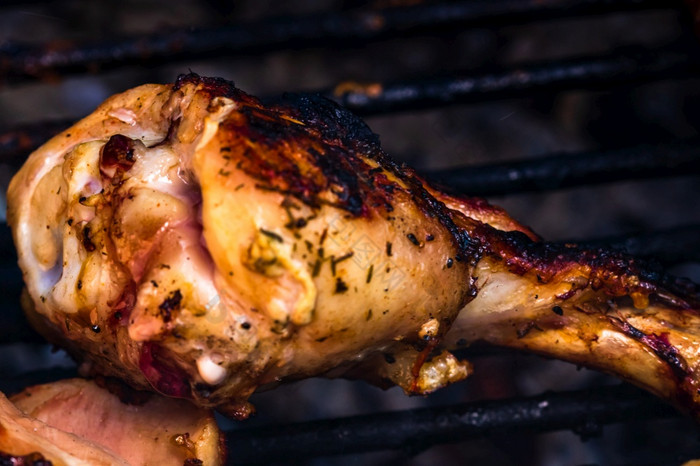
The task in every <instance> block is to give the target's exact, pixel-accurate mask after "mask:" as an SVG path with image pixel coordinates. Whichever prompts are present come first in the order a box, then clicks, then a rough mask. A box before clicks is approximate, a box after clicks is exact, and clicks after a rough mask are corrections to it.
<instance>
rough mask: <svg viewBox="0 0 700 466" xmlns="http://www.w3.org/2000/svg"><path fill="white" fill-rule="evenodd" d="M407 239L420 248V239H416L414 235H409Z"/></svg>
mask: <svg viewBox="0 0 700 466" xmlns="http://www.w3.org/2000/svg"><path fill="white" fill-rule="evenodd" d="M406 238H408V240H409V241H410V242H411V243H413V244H414V245H416V246H420V241H418V238H416V235H414V234H413V233H409V234H407V235H406Z"/></svg>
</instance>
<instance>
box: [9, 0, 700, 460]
mask: <svg viewBox="0 0 700 466" xmlns="http://www.w3.org/2000/svg"><path fill="white" fill-rule="evenodd" d="M418 3H420V4H430V3H437V2H431V1H428V0H426V1H423V2H419V1H417V0H413V1H411V0H403V1H402V0H375V1H371V0H367V1H362V0H344V1H343V0H336V1H331V0H291V1H287V2H273V1H270V0H266V1H253V0H241V1H231V2H227V1H223V0H209V1H205V0H200V1H197V0H185V1H179V2H173V1H164V0H162V1H161V0H145V1H136V0H132V1H123V0H121V1H116V0H114V1H100V2H95V1H88V0H83V1H79V0H65V1H53V2H48V1H19V0H14V1H8V2H4V3H2V4H1V5H0V52H3V53H9V52H13V51H16V50H18V49H22V48H23V47H24V48H28V49H31V48H32V47H39V48H49V49H53V50H58V51H60V50H64V49H66V48H67V47H71V46H72V45H74V44H80V43H89V42H92V41H105V40H117V39H118V38H120V37H124V36H138V35H143V34H153V33H159V32H167V31H176V30H178V29H180V28H210V27H215V26H225V25H227V24H232V23H239V22H251V21H258V20H262V19H264V18H269V17H282V18H289V17H296V16H306V15H311V14H316V13H324V12H328V11H337V12H349V13H351V12H353V11H356V10H363V11H364V10H366V9H375V8H386V7H401V6H410V5H413V4H418ZM448 3H449V2H448ZM544 3H547V2H544ZM549 3H552V2H549ZM674 5H675V4H674ZM689 18H690V15H689V14H686V13H685V12H684V10H683V9H682V7H678V8H668V9H649V10H646V9H643V10H641V11H635V12H623V13H610V14H604V15H595V16H586V17H575V16H574V17H565V18H559V19H548V20H542V21H540V20H538V18H528V19H527V21H523V22H522V23H521V22H519V21H517V20H515V21H513V20H510V21H507V22H506V24H500V25H497V24H491V23H487V24H483V25H481V24H474V25H469V27H464V28H449V29H445V30H444V31H440V32H438V33H436V32H435V31H431V32H428V33H423V34H418V35H410V36H409V35H400V36H398V37H393V38H388V39H382V40H376V41H371V42H368V43H362V42H358V43H357V44H353V43H352V41H350V42H349V43H347V42H346V43H343V44H337V43H329V44H315V45H313V46H299V47H296V46H295V47H292V48H289V47H284V46H280V47H279V50H278V51H265V52H264V53H263V52H262V51H260V52H253V53H245V54H241V53H235V54H233V53H227V52H226V50H219V51H217V52H216V53H207V54H203V55H204V56H202V57H197V56H194V57H193V56H189V57H184V58H183V57H180V58H178V59H176V60H173V61H168V62H163V61H162V60H153V61H152V62H151V61H150V60H149V59H147V58H144V59H143V60H140V61H138V63H135V64H132V65H129V66H125V67H111V66H109V65H106V66H105V65H102V66H100V65H95V66H92V67H89V69H88V70H87V72H80V73H62V72H61V73H59V72H51V71H47V72H41V73H38V76H37V77H38V79H24V78H22V79H19V78H18V79H6V80H3V81H2V82H1V83H0V85H1V86H2V87H0V128H4V129H12V128H15V127H17V126H18V125H27V124H35V123H37V122H42V121H55V120H59V121H61V120H64V119H65V120H71V119H77V118H79V117H81V116H84V115H86V114H88V113H89V112H91V111H92V110H93V109H94V108H95V107H96V106H97V105H98V104H99V103H100V102H101V101H102V100H104V99H105V98H107V97H108V96H110V95H112V94H114V93H117V92H120V91H123V90H125V89H128V88H130V87H133V86H136V85H139V84H143V83H146V82H157V83H164V82H172V81H173V80H174V79H175V78H176V77H177V76H178V74H180V73H186V72H188V71H194V72H196V73H199V74H201V75H210V76H221V77H224V78H226V79H229V80H232V81H234V82H235V83H236V85H237V86H238V87H240V88H241V89H243V90H245V91H246V92H249V93H251V94H254V95H258V96H274V95H278V94H281V93H283V92H285V91H315V90H323V89H333V88H334V87H335V86H336V85H338V84H339V83H343V82H356V83H366V82H390V81H396V80H406V79H421V78H424V77H431V76H443V75H449V74H450V73H454V72H460V73H465V72H467V73H468V72H474V73H480V72H482V70H495V69H503V68H507V67H513V66H519V65H521V64H527V63H533V62H542V61H552V60H563V59H568V58H570V57H579V56H587V55H596V54H600V55H603V54H609V53H612V52H614V51H617V50H625V49H626V48H627V47H630V46H634V47H638V46H641V47H643V48H649V49H659V48H663V47H673V46H674V44H676V43H678V42H679V41H687V40H688V39H689V37H688V36H692V28H691V26H690V20H689ZM2 67H3V63H2V60H0V69H2ZM699 84H700V74H698V75H697V77H693V76H684V77H680V78H679V77H673V78H672V79H659V80H655V81H653V82H647V83H633V84H624V85H618V86H614V87H612V88H606V89H604V90H576V89H574V90H566V91H558V90H557V91H549V92H548V91H544V92H537V93H534V94H531V95H527V96H518V97H516V98H508V99H505V98H499V99H497V100H490V101H484V102H474V103H469V104H461V105H447V106H439V107H434V108H427V109H418V110H415V109H414V110H406V111H401V112H392V113H389V114H384V115H375V116H368V117H367V118H366V121H367V123H368V124H369V125H370V127H371V128H372V129H373V130H374V131H375V132H376V133H378V134H379V135H380V137H381V141H382V144H383V147H384V149H385V150H386V152H387V153H389V154H390V155H391V156H393V157H394V158H396V159H398V160H401V161H404V162H407V163H408V164H410V165H412V166H414V167H416V168H418V169H419V170H436V169H444V168H450V167H459V166H464V165H477V164H486V163H493V162H496V161H508V160H518V159H524V158H530V157H540V156H545V155H549V154H552V153H559V152H578V151H597V150H608V149H615V148H620V147H627V146H634V145H637V144H658V143H667V142H672V141H679V140H686V139H688V138H694V137H698V136H700V134H698V133H699V131H700V85H699ZM1 168H2V171H0V183H1V184H2V185H3V190H2V191H3V192H4V190H5V188H6V185H7V182H8V181H9V178H10V177H11V174H12V172H13V170H14V169H15V168H14V167H13V165H12V164H9V163H4V164H3V165H2V167H1ZM699 198H700V183H698V177H697V173H689V176H680V177H673V178H668V179H656V180H644V181H624V182H617V183H614V184H603V185H595V186H585V187H577V188H572V189H560V190H555V191H548V192H545V193H518V194H512V195H503V196H498V197H492V198H490V199H489V200H490V201H492V202H493V203H495V204H498V205H501V206H503V207H505V208H506V209H507V210H508V211H509V212H510V213H511V214H512V215H513V216H514V217H515V218H517V219H519V220H521V221H522V222H524V223H525V224H527V225H530V226H531V227H532V228H533V229H534V230H535V231H537V232H538V233H540V234H541V235H542V236H543V237H544V238H546V239H548V240H588V239H595V238H602V237H608V236H616V235H626V234H633V233H637V232H651V231H656V230H660V229H667V228H672V227H676V226H681V225H688V224H698V223H700V208H698V199H699ZM3 202H4V198H3ZM2 210H3V211H4V209H2ZM7 254H10V255H11V252H9V253H7ZM697 254H698V251H688V258H687V260H681V261H674V262H675V263H674V264H673V266H672V268H671V271H672V272H674V273H676V274H678V275H682V276H688V277H691V278H694V280H695V281H700V265H699V264H698V260H697V257H698V256H697ZM661 259H663V258H661ZM17 273H18V272H17ZM13 286H14V285H13ZM12 289H13V290H16V291H18V290H19V288H18V287H17V286H14V288H12ZM9 302H11V303H12V305H13V306H14V305H16V297H14V296H13V297H9V298H8V303H9ZM8 305H9V304H8ZM6 348H7V352H6V353H5V354H6V355H10V354H11V355H12V356H6V357H3V358H0V359H4V360H0V371H2V373H4V374H7V376H8V377H13V376H14V375H15V374H18V373H21V372H23V371H27V370H30V369H34V368H41V367H45V366H52V365H62V366H70V364H71V363H70V361H68V360H67V359H66V358H65V357H63V356H62V355H61V353H60V352H59V353H58V354H52V355H48V356H47V354H48V349H47V348H45V347H42V346H37V345H34V344H16V345H6ZM474 364H475V366H476V373H475V375H474V376H473V377H472V378H470V379H469V380H467V381H465V382H462V383H460V384H457V385H455V386H452V387H449V388H447V389H445V390H443V391H442V392H440V393H437V394H435V395H433V396H430V397H428V398H409V397H406V396H404V395H403V394H402V393H401V392H400V390H398V389H392V390H388V391H382V390H379V389H376V388H373V387H369V386H367V385H365V384H362V383H354V382H347V381H339V380H334V381H327V380H311V381H305V382H300V383H296V384H291V385H289V386H286V387H281V388H279V389H276V390H273V391H270V392H267V393H262V394H259V395H256V396H255V397H254V400H253V401H254V404H255V405H256V406H257V408H258V412H259V414H258V415H257V416H256V418H255V419H252V420H251V421H247V423H248V424H247V425H258V424H266V423H280V422H293V421H299V420H307V419H319V418H330V417H335V416H345V415H352V414H358V413H371V412H377V411H389V410H399V409H407V408H410V407H417V406H425V405H439V404H446V403H456V402H462V401H469V400H480V399H498V398H505V397H511V396H516V395H533V394H539V393H543V392H545V391H547V390H555V391H560V390H569V389H575V388H582V387H586V386H590V385H605V384H616V383H618V382H617V381H616V380H614V379H612V378H610V377H607V376H604V375H602V374H599V373H596V372H592V371H587V370H581V369H579V368H576V367H575V366H572V365H569V364H565V363H560V362H553V361H543V360H541V359H539V358H537V357H534V356H522V355H515V354H511V353H505V354H502V353H498V354H496V355H486V356H475V358H474ZM229 427H230V428H238V427H239V426H229ZM677 429H681V430H682V434H679V433H678V432H679V431H678V430H677ZM600 434H601V435H598V436H594V437H593V438H590V439H588V440H587V441H582V439H581V438H580V437H579V436H578V435H577V434H575V433H573V432H568V431H567V432H557V433H550V434H545V435H538V436H534V435H510V434H509V435H507V436H506V435H503V436H493V437H489V438H486V439H482V440H473V441H467V442H464V443H461V444H457V445H447V446H438V447H434V448H432V449H430V450H428V451H426V452H423V453H420V454H417V455H416V456H411V455H407V454H406V453H405V452H383V453H372V454H364V455H354V456H346V457H336V458H327V459H318V460H314V461H313V462H310V463H312V464H316V465H326V464H328V465H331V464H333V465H341V464H411V465H432V464H450V465H452V464H454V465H457V464H481V465H501V464H512V465H561V464H659V462H666V461H676V460H679V461H678V462H677V464H679V463H680V460H687V459H690V457H688V455H689V454H690V453H689V452H694V451H695V452H697V456H696V457H698V458H700V449H698V448H697V444H698V438H699V431H698V430H697V428H695V427H694V425H693V424H688V423H687V421H682V420H681V421H679V420H672V421H653V422H651V423H648V424H646V425H644V426H637V425H632V426H630V425H625V426H622V427H620V426H612V427H606V428H605V429H604V430H603V432H602V433H600ZM674 451H675V452H676V455H675V456H674ZM230 454H231V456H232V459H233V460H234V461H235V451H232V452H230ZM664 455H665V456H664ZM684 455H685V456H684ZM290 462H294V461H293V460H290Z"/></svg>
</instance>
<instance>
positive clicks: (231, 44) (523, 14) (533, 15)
mask: <svg viewBox="0 0 700 466" xmlns="http://www.w3.org/2000/svg"><path fill="white" fill-rule="evenodd" d="M679 5H680V3H678V2H669V1H662V0H545V1H543V0H499V1H481V2H473V1H466V2H455V3H438V4H427V5H421V4H418V5H414V6H409V7H395V8H388V9H383V10H366V11H351V12H345V13H339V12H328V13H324V14H316V15H308V16H297V17H288V18H273V19H266V20H261V21H257V22H254V23H248V24H237V25H231V26H226V27H220V28H211V29H201V30H194V31H193V30H190V29H181V30H177V31H172V32H166V33H160V34H152V35H148V36H141V37H134V38H123V39H121V40H109V41H104V42H99V43H86V44H74V45H65V44H62V45H61V46H60V47H57V46H55V45H54V44H48V45H47V46H45V47H40V48H38V49H35V48H31V47H28V46H26V45H22V44H9V43H6V44H4V45H3V46H2V47H1V48H0V76H2V77H3V80H5V81H17V80H26V79H34V78H42V77H46V76H51V75H53V74H54V73H61V74H66V73H69V72H76V71H79V72H84V71H87V70H94V69H95V67H102V68H114V67H118V66H123V65H129V64H134V63H141V62H144V61H146V60H147V61H148V62H149V64H153V63H154V62H165V61H172V60H176V59H179V58H183V57H191V56H197V57H202V56H205V55H206V56H212V55H216V54H245V53H253V52H256V53H259V52H262V51H269V50H275V51H279V50H283V49H294V48H303V47H309V46H313V45H321V46H324V47H328V46H330V45H343V44H345V45H351V46H357V45H358V44H360V43H365V42H368V41H371V40H378V39H382V38H386V37H393V36H400V35H406V34H416V33H425V32H432V33H445V32H446V31H449V30H455V29H457V28H464V27H466V26H472V25H475V24H478V25H479V26H482V27H483V26H484V25H487V24H493V23H496V22H497V23H500V24H508V23H512V22H522V21H528V20H535V19H548V18H556V17H570V16H583V15H587V14H598V13H606V12H616V11H626V10H640V9H646V8H669V7H671V8H673V7H678V6H679Z"/></svg>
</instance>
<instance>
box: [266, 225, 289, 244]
mask: <svg viewBox="0 0 700 466" xmlns="http://www.w3.org/2000/svg"><path fill="white" fill-rule="evenodd" d="M260 233H262V234H263V235H265V236H267V237H268V238H272V239H273V240H275V241H277V242H280V243H283V242H284V239H283V238H282V237H281V236H280V235H278V234H277V233H275V232H274V231H269V230H266V229H264V228H261V229H260Z"/></svg>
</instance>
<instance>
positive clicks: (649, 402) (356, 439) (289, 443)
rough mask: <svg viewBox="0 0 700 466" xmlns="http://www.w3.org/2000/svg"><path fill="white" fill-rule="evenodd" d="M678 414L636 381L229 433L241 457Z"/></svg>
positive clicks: (414, 448)
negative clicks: (572, 390) (570, 390)
mask: <svg viewBox="0 0 700 466" xmlns="http://www.w3.org/2000/svg"><path fill="white" fill-rule="evenodd" d="M673 416H677V413H675V412H674V411H673V410H672V409H671V408H670V407H669V406H667V405H665V404H663V403H661V402H660V401H659V400H657V399H655V398H653V397H651V396H650V395H648V394H646V393H641V392H640V391H638V390H637V389H633V388H632V387H629V386H620V387H605V388H597V389H594V390H590V391H577V392H562V393H557V394H550V395H544V396H537V397H531V398H519V399H510V400H500V401H486V402H478V403H467V404H461V405H456V406H448V407H439V408H426V409H416V410H410V411H403V412H389V413H379V414H371V415H366V416H356V417H348V418H344V419H332V420H321V421H311V422H305V423H299V424H291V425H275V426H265V427H259V428H253V429H245V430H234V431H229V432H227V434H226V438H227V444H228V450H229V451H230V452H235V454H234V457H235V461H236V463H237V464H244V463H257V464H261V463H268V462H273V461H285V460H289V458H294V459H295V460H300V459H305V458H309V457H321V456H330V455H339V454H343V453H348V452H352V453H354V454H355V453H363V452H370V451H380V450H389V449H404V450H407V451H408V452H410V453H416V452H418V451H421V450H422V449H425V448H427V447H429V446H431V445H435V444H440V443H450V442H456V441H464V440H467V439H472V438H478V437H485V436H489V435H493V434H504V433H508V432H513V431H518V432H519V433H521V432H547V431H553V430H560V429H570V430H573V431H575V432H578V433H580V434H582V435H592V434H595V433H599V431H600V429H601V428H602V426H603V425H605V424H613V423H618V422H633V421H640V420H650V419H662V418H669V417H673Z"/></svg>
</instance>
